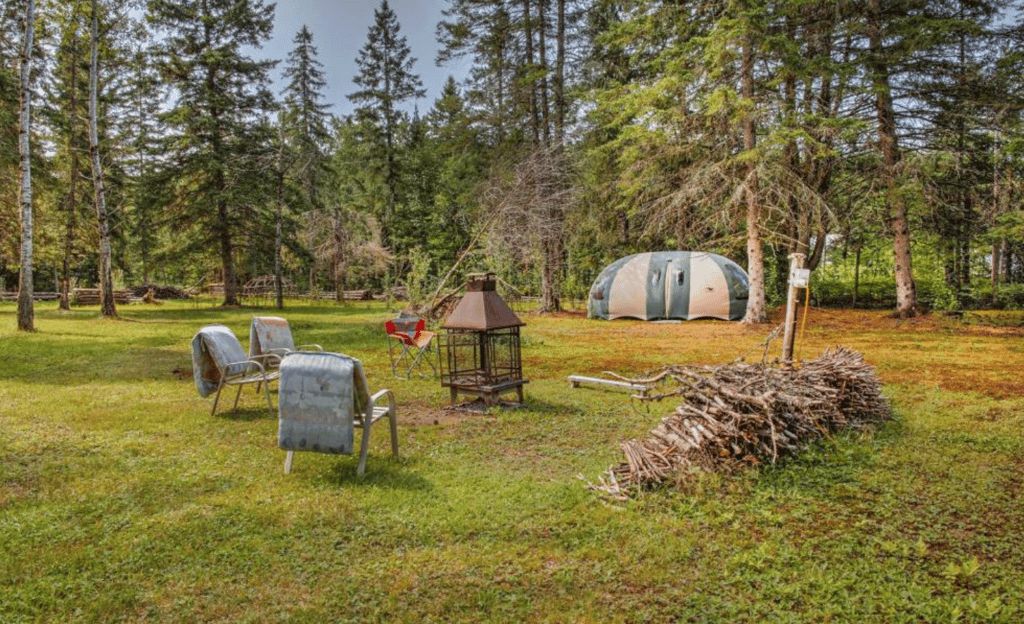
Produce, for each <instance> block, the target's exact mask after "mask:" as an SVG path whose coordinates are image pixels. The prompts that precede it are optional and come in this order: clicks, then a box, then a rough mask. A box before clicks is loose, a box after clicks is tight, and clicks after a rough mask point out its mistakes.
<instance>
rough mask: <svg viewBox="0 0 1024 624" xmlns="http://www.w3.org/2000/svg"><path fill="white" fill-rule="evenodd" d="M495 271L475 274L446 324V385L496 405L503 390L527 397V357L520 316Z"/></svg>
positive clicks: (455, 394)
mask: <svg viewBox="0 0 1024 624" xmlns="http://www.w3.org/2000/svg"><path fill="white" fill-rule="evenodd" d="M496 285H497V283H496V281H495V278H494V274H493V273H485V274H482V275H475V276H472V279H471V281H470V282H469V283H468V284H467V285H466V294H465V295H463V297H462V299H461V300H460V301H459V303H458V305H457V306H455V310H453V311H452V313H451V315H450V316H449V317H448V319H447V320H446V321H445V322H444V324H443V325H441V328H442V329H444V330H446V331H447V334H446V335H444V336H442V337H441V339H442V340H441V344H442V356H441V386H442V387H445V388H448V389H449V390H450V391H451V395H452V396H451V398H452V404H453V405H454V404H455V402H456V398H457V397H458V395H459V394H468V395H471V396H476V397H479V398H481V399H483V401H484V403H485V404H486V405H494V404H495V403H497V401H498V396H499V395H500V394H504V393H506V392H513V391H514V392H516V394H517V395H518V396H519V402H520V403H522V402H523V384H525V383H527V380H526V379H523V361H522V356H521V354H520V347H519V328H520V327H521V326H523V325H525V324H526V323H524V322H522V321H521V320H519V317H518V316H516V314H515V312H513V311H512V309H511V308H509V307H508V304H507V303H505V301H504V300H503V299H502V298H501V297H500V296H498V293H497V291H496V290H495V286H496Z"/></svg>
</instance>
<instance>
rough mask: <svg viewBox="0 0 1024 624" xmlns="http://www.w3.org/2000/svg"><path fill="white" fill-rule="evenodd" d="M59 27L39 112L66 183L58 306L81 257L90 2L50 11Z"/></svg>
mask: <svg viewBox="0 0 1024 624" xmlns="http://www.w3.org/2000/svg"><path fill="white" fill-rule="evenodd" d="M51 19H53V21H54V22H55V27H56V30H57V33H58V34H57V37H58V40H57V44H56V50H55V53H54V63H53V68H52V70H51V72H50V75H49V80H48V81H47V84H46V89H45V95H46V101H47V102H48V103H49V106H47V107H45V108H43V109H42V111H41V113H42V116H43V117H44V118H45V119H46V124H47V125H48V126H49V128H50V133H51V140H52V141H53V144H54V147H55V148H56V149H55V154H54V158H53V159H52V160H51V169H52V171H53V172H54V174H55V175H56V176H57V177H58V179H59V180H60V184H61V185H62V186H63V187H64V188H63V189H62V190H60V191H59V195H58V197H59V205H60V209H59V210H60V212H63V213H64V245H63V246H64V249H63V258H62V261H61V270H60V278H59V280H58V288H59V291H60V304H59V305H60V309H62V310H69V309H70V308H71V302H70V288H71V271H72V264H73V263H77V261H78V260H79V258H80V250H79V249H80V247H81V243H80V242H79V240H78V239H79V238H80V236H81V233H80V231H79V225H80V221H81V220H82V215H80V214H79V212H80V211H81V210H82V206H84V205H86V203H85V202H84V201H82V200H83V199H84V192H85V191H84V189H82V187H81V185H80V184H79V181H80V179H81V178H83V177H84V175H85V168H84V167H83V163H82V161H81V156H82V155H83V154H85V153H87V152H88V149H89V148H88V141H89V138H88V132H87V129H86V127H85V126H84V125H83V123H82V121H83V120H85V119H86V118H87V116H88V110H87V106H86V102H87V101H88V99H89V98H88V91H87V88H88V82H89V81H88V63H87V60H86V59H87V58H88V57H87V50H88V45H89V44H88V39H87V34H86V31H87V28H86V24H87V22H88V7H87V6H86V3H84V2H69V3H66V4H64V5H62V6H61V10H60V11H59V12H57V13H55V14H54V15H52V16H51Z"/></svg>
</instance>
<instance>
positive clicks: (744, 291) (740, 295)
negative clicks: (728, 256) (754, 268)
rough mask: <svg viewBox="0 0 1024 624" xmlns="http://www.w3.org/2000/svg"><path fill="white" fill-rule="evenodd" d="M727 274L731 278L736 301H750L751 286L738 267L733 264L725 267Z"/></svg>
mask: <svg viewBox="0 0 1024 624" xmlns="http://www.w3.org/2000/svg"><path fill="white" fill-rule="evenodd" d="M725 274H726V275H727V276H728V277H729V278H730V279H729V281H730V282H732V284H730V287H731V289H732V292H733V298H734V299H748V298H750V286H749V285H748V283H747V278H746V276H744V275H743V273H741V272H740V271H739V270H738V269H737V268H736V267H734V266H733V265H731V264H727V265H725Z"/></svg>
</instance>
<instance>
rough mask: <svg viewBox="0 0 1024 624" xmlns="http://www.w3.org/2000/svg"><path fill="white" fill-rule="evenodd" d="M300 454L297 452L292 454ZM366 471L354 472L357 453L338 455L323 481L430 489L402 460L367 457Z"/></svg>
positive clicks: (347, 484) (355, 485)
mask: <svg viewBox="0 0 1024 624" xmlns="http://www.w3.org/2000/svg"><path fill="white" fill-rule="evenodd" d="M296 456H297V457H301V454H296ZM366 461H367V464H366V472H365V473H364V474H363V475H362V476H360V475H357V474H356V468H357V466H358V464H359V456H358V455H357V454H353V455H352V456H351V457H347V458H340V459H339V460H338V461H336V462H334V463H332V464H331V466H330V468H328V470H327V473H326V474H325V475H324V478H323V482H324V483H327V484H328V485H334V486H338V487H378V488H388V489H393V490H406V491H418V492H425V491H429V490H432V489H433V488H434V486H433V484H432V483H431V482H430V481H427V480H426V479H424V478H423V477H422V476H420V475H418V474H416V473H414V472H413V471H412V469H411V468H410V467H409V466H407V465H405V462H400V460H399V461H395V460H393V459H391V458H390V457H388V458H382V457H376V458H375V457H373V456H370V457H368V458H367V460H366Z"/></svg>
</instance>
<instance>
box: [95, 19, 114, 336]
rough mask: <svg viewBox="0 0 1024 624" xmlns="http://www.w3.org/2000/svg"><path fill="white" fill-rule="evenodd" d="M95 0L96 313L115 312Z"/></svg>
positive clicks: (97, 21) (110, 313)
mask: <svg viewBox="0 0 1024 624" xmlns="http://www.w3.org/2000/svg"><path fill="white" fill-rule="evenodd" d="M96 3H97V0H92V30H91V33H90V35H89V40H90V42H91V47H92V50H91V58H90V62H89V156H90V157H91V158H92V184H93V191H94V193H95V196H96V197H95V200H96V220H97V222H98V225H99V233H100V249H99V264H100V267H99V268H100V314H102V315H103V316H117V307H116V306H115V305H114V277H113V269H112V267H111V262H110V223H109V221H108V219H107V198H106V191H105V189H104V188H103V162H102V159H101V158H100V141H99V120H98V117H99V111H98V108H99V106H98V102H97V99H98V95H97V91H98V90H99V53H98V49H99V16H98V15H97V12H98V7H97V4H96Z"/></svg>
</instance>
